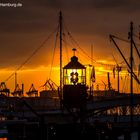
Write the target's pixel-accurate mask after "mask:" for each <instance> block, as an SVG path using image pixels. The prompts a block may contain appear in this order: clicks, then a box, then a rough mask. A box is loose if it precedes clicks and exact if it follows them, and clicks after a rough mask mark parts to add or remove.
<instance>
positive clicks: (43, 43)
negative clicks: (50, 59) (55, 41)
mask: <svg viewBox="0 0 140 140" xmlns="http://www.w3.org/2000/svg"><path fill="white" fill-rule="evenodd" d="M55 32H56V29H55V30H54V31H53V32H52V33H51V34H50V35H48V37H47V38H46V39H45V40H44V41H43V42H42V43H41V45H40V46H39V47H37V48H36V49H35V50H34V51H33V52H32V54H31V55H30V56H29V57H28V58H27V59H26V60H25V61H24V62H23V63H22V64H21V65H20V66H19V67H18V68H17V69H16V70H15V72H13V73H12V74H11V75H10V76H9V77H8V78H7V79H6V80H5V82H6V81H8V80H9V79H10V78H11V77H12V76H13V75H14V74H15V73H16V72H17V71H19V70H20V69H21V68H22V67H23V66H24V65H25V64H26V63H27V62H28V61H29V60H30V59H31V58H32V57H33V56H34V55H35V54H36V53H37V52H38V51H39V50H40V49H41V48H42V47H43V46H44V45H45V43H46V42H47V41H48V40H49V39H50V38H51V36H52V35H53V34H54V33H55Z"/></svg>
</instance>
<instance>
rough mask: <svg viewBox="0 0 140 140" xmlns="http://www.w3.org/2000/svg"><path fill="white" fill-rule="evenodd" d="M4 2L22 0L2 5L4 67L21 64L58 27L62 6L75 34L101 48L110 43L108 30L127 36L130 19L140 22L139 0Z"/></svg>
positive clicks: (1, 58)
mask: <svg viewBox="0 0 140 140" xmlns="http://www.w3.org/2000/svg"><path fill="white" fill-rule="evenodd" d="M2 2H11V3H13V2H16V3H17V2H20V3H22V4H23V6H22V7H20V8H19V7H18V8H13V7H5V8H4V7H0V63H1V66H2V65H3V67H4V66H8V64H9V65H13V64H16V65H18V63H21V61H24V60H25V58H26V57H28V54H31V53H32V51H33V50H34V49H35V48H36V47H37V46H38V45H39V44H40V43H41V42H42V41H43V40H44V39H45V36H42V34H44V35H45V34H46V36H47V35H48V34H49V33H51V32H52V31H53V30H54V29H55V28H56V27H57V25H58V16H59V11H60V10H62V12H63V17H64V22H65V25H66V26H67V27H68V29H69V31H70V32H71V33H72V34H73V35H74V37H75V38H76V39H79V40H78V41H79V42H81V44H82V43H83V44H84V43H85V42H86V40H88V41H89V42H90V40H91V42H92V41H93V40H94V42H95V44H96V45H97V46H98V51H101V50H103V49H102V47H103V46H107V45H108V41H109V38H108V35H109V34H111V33H118V34H119V35H122V36H126V37H127V32H128V30H129V23H130V21H134V22H135V23H136V24H137V25H138V24H139V23H140V19H139V12H140V9H139V7H140V2H139V1H137V0H133V1H132V0H69V1H66V0H40V1H39V0H29V1H25V0H15V1H10V0H8V1H5V0H3V1H2ZM81 36H82V37H83V38H82V37H81ZM41 37H42V38H41ZM37 38H39V39H37ZM80 38H82V40H80ZM88 38H90V39H88ZM100 38H102V43H101V41H100ZM85 44H86V43H85ZM50 46H51V45H50ZM104 48H105V47H104ZM26 51H27V52H28V53H26ZM104 51H105V49H104ZM101 53H102V52H101ZM106 55H107V54H106ZM9 58H10V59H9ZM37 58H38V59H39V56H38V57H37ZM43 59H44V58H43V57H42V58H41V60H38V61H37V59H36V62H32V64H31V65H34V63H37V64H38V65H39V61H40V63H41V61H43ZM18 60H19V61H18ZM42 63H43V62H42Z"/></svg>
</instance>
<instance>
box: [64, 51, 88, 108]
mask: <svg viewBox="0 0 140 140" xmlns="http://www.w3.org/2000/svg"><path fill="white" fill-rule="evenodd" d="M73 50H74V52H75V50H76V49H73ZM86 90H87V88H86V67H85V66H84V65H82V64H81V63H80V62H78V57H76V56H75V53H74V56H73V57H71V61H70V62H69V63H68V64H67V65H65V66H64V67H63V100H64V103H65V105H67V106H68V107H78V108H79V107H81V105H82V104H84V103H85V101H86V95H87V91H86Z"/></svg>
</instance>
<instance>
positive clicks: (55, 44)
mask: <svg viewBox="0 0 140 140" xmlns="http://www.w3.org/2000/svg"><path fill="white" fill-rule="evenodd" d="M58 33H59V28H58V30H57V33H56V36H55V43H54V49H53V56H52V62H51V68H50V74H49V79H50V77H51V74H52V67H53V62H54V56H55V50H56V46H57V39H58Z"/></svg>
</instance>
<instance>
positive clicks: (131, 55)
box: [129, 22, 133, 129]
mask: <svg viewBox="0 0 140 140" xmlns="http://www.w3.org/2000/svg"><path fill="white" fill-rule="evenodd" d="M129 35H130V36H129V37H130V67H131V69H130V100H131V110H130V113H131V114H130V115H131V129H132V128H133V22H131V23H130V33H129Z"/></svg>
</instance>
